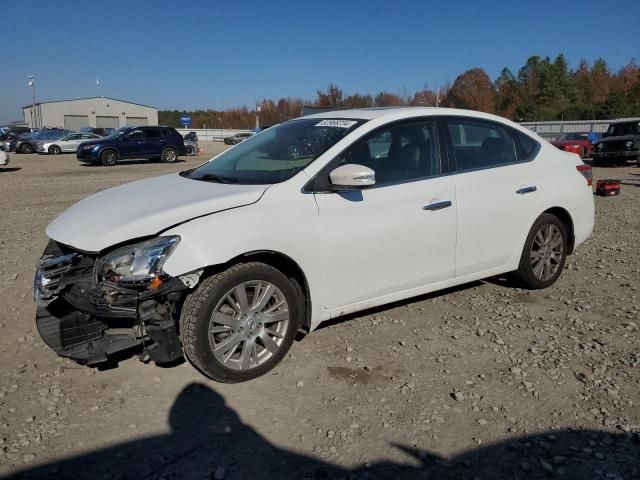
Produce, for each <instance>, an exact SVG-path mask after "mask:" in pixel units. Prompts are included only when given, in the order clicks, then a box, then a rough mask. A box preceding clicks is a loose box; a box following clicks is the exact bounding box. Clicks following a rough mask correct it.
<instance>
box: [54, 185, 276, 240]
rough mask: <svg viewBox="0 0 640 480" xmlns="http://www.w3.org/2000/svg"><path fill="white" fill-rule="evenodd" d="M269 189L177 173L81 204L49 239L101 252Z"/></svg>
mask: <svg viewBox="0 0 640 480" xmlns="http://www.w3.org/2000/svg"><path fill="white" fill-rule="evenodd" d="M267 188H269V186H268V185H234V184H222V183H213V182H204V181H198V180H191V179H188V178H184V177H181V176H180V175H178V174H172V175H165V176H162V177H155V178H149V179H147V180H141V181H138V182H133V183H127V184H125V185H121V186H119V187H115V188H110V189H108V190H104V191H102V192H99V193H96V194H95V195H92V196H90V197H87V198H85V199H84V200H82V201H80V202H78V203H76V204H75V205H73V206H72V207H70V208H69V209H67V210H66V211H65V212H64V213H63V214H62V215H60V216H59V217H58V218H56V219H55V220H54V221H53V222H51V223H50V224H49V226H48V227H47V235H48V236H49V238H51V239H53V240H55V241H57V242H60V243H63V244H65V245H69V246H71V247H74V248H77V249H78V250H83V251H86V252H99V251H100V250H103V249H105V248H107V247H110V246H112V245H116V244H118V243H122V242H125V241H127V240H132V239H135V238H139V237H145V236H148V235H154V234H157V233H158V232H160V231H162V230H165V229H167V228H168V227H171V226H173V225H176V224H178V223H182V222H185V221H188V220H191V219H193V218H195V217H199V216H202V215H207V214H210V213H215V212H219V211H221V210H227V209H229V208H235V207H241V206H243V205H249V204H251V203H255V202H257V201H258V200H259V199H260V197H261V196H262V194H263V193H264V192H265V191H266V189H267Z"/></svg>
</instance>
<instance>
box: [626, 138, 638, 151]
mask: <svg viewBox="0 0 640 480" xmlns="http://www.w3.org/2000/svg"><path fill="white" fill-rule="evenodd" d="M634 145H635V144H634V143H633V140H629V141H627V142H625V144H624V148H626V149H627V150H631V149H632V148H633V146H634Z"/></svg>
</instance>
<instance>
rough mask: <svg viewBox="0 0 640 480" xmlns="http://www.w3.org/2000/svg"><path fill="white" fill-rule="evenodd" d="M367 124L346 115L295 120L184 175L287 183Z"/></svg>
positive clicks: (205, 179) (261, 182)
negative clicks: (351, 133) (286, 181)
mask: <svg viewBox="0 0 640 480" xmlns="http://www.w3.org/2000/svg"><path fill="white" fill-rule="evenodd" d="M363 123H364V121H363V120H348V119H342V118H341V119H328V118H324V119H323V118H313V119H309V118H306V119H300V120H291V121H289V122H286V123H283V124H280V125H278V126H276V127H272V128H269V129H267V130H264V131H263V132H261V133H259V134H257V135H254V136H252V137H250V138H248V139H247V140H245V141H244V142H242V143H239V144H238V145H236V146H235V147H233V148H230V149H229V150H227V151H226V152H224V153H222V154H221V155H219V156H218V157H216V158H215V159H213V160H211V161H210V162H208V163H205V164H204V165H201V166H199V167H197V168H195V169H193V170H187V171H186V172H182V173H181V175H182V176H184V177H187V178H192V179H194V180H204V181H213V182H220V183H241V184H258V185H260V184H270V183H278V182H283V181H285V180H288V179H289V178H291V177H293V176H294V175H295V174H296V173H298V172H299V171H300V170H302V169H303V168H305V167H306V166H307V165H309V164H310V163H311V162H313V161H314V160H315V159H316V158H318V157H319V156H320V155H321V154H323V153H324V152H326V151H327V150H328V149H329V148H331V147H332V146H333V145H335V144H336V143H337V142H338V141H340V140H341V139H342V138H344V137H345V136H346V135H347V134H348V133H350V132H352V131H353V130H355V129H356V128H358V127H359V126H360V125H362V124H363Z"/></svg>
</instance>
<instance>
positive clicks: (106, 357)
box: [34, 241, 188, 365]
mask: <svg viewBox="0 0 640 480" xmlns="http://www.w3.org/2000/svg"><path fill="white" fill-rule="evenodd" d="M96 259H97V257H96V256H95V255H91V254H85V253H82V252H74V251H70V250H69V249H68V248H66V247H64V246H62V245H58V244H56V243H55V242H53V241H51V242H49V245H47V248H46V249H45V252H44V255H43V257H42V259H41V260H40V263H39V265H38V269H37V272H36V276H35V282H34V296H35V300H36V304H37V306H38V307H37V310H36V325H37V328H38V332H39V333H40V336H41V337H42V339H43V340H44V342H45V343H46V344H47V345H48V346H49V347H51V348H52V349H53V350H54V351H55V352H56V353H57V354H58V355H60V356H62V357H67V358H70V359H73V360H75V361H77V362H78V363H81V364H84V365H100V364H104V363H106V362H117V361H118V360H120V359H123V358H126V357H127V356H131V355H133V354H135V353H138V354H140V357H141V358H142V359H144V360H152V361H155V362H158V363H167V362H172V361H174V360H177V359H179V358H180V357H181V356H182V348H181V346H180V343H179V340H178V333H177V320H176V312H177V307H178V306H179V304H181V302H182V298H183V296H184V294H185V292H186V291H187V290H188V287H187V286H186V285H185V283H184V282H183V281H181V280H179V279H176V278H169V279H167V280H166V281H165V282H163V283H162V285H160V286H159V287H158V288H156V289H147V290H133V289H125V288H121V287H118V286H115V285H107V284H105V285H96V284H95V281H94V278H95V277H94V273H93V270H94V266H95V262H96Z"/></svg>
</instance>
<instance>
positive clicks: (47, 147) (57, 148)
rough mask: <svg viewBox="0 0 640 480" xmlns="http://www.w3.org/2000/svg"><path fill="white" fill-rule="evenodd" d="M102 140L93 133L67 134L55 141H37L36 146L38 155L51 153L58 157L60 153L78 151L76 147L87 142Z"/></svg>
mask: <svg viewBox="0 0 640 480" xmlns="http://www.w3.org/2000/svg"><path fill="white" fill-rule="evenodd" d="M97 138H102V136H100V135H95V134H93V133H69V134H68V135H65V136H64V137H61V138H59V139H57V140H39V141H38V143H37V144H36V151H37V152H38V153H52V154H54V155H58V154H60V153H71V152H75V151H76V150H78V146H79V145H80V144H81V143H82V142H86V141H87V140H95V139H97Z"/></svg>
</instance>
